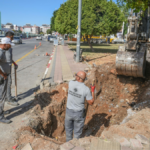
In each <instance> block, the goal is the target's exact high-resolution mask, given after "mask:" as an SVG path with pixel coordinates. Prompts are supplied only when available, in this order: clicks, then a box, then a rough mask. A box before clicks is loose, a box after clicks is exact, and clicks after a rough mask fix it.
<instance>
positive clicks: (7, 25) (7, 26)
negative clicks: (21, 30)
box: [4, 23, 14, 30]
mask: <svg viewBox="0 0 150 150" xmlns="http://www.w3.org/2000/svg"><path fill="white" fill-rule="evenodd" d="M4 27H5V28H8V29H11V30H13V29H14V26H13V24H12V23H7V24H6V25H5V26H4Z"/></svg>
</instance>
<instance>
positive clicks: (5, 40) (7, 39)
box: [0, 37, 15, 46]
mask: <svg viewBox="0 0 150 150" xmlns="http://www.w3.org/2000/svg"><path fill="white" fill-rule="evenodd" d="M0 44H10V45H12V46H13V45H15V44H14V43H12V42H11V40H10V38H7V37H4V38H2V39H1V42H0Z"/></svg>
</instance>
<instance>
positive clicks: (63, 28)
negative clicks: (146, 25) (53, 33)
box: [54, 0, 125, 50]
mask: <svg viewBox="0 0 150 150" xmlns="http://www.w3.org/2000/svg"><path fill="white" fill-rule="evenodd" d="M77 18H78V0H68V1H67V2H66V3H64V4H62V5H61V6H60V8H59V10H58V12H57V15H56V18H55V21H54V24H55V29H56V30H57V31H58V32H59V33H61V34H65V33H72V34H76V33H77V29H76V28H77ZM124 20H125V17H124V14H123V12H122V11H121V9H119V7H118V6H117V5H116V4H115V3H114V2H112V1H107V0H83V1H82V22H81V33H82V35H85V36H86V38H87V39H88V35H90V38H91V37H92V35H102V34H106V35H110V34H116V33H117V31H119V30H120V29H121V26H122V23H123V21H124ZM89 40H90V39H88V43H89V45H90V47H91V49H92V50H93V48H92V45H91V44H90V42H89Z"/></svg>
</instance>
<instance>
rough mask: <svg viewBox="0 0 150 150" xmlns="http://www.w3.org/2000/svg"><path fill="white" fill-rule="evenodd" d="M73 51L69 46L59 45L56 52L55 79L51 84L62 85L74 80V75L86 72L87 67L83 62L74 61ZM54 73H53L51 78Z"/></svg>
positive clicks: (54, 62) (54, 63)
mask: <svg viewBox="0 0 150 150" xmlns="http://www.w3.org/2000/svg"><path fill="white" fill-rule="evenodd" d="M73 55H74V53H73V51H71V50H69V47H68V46H62V45H58V46H57V48H56V50H55V55H54V58H53V59H54V61H53V65H54V66H55V67H54V70H53V71H54V77H53V79H52V80H51V82H54V83H61V82H64V81H70V80H73V79H74V77H73V75H74V73H77V72H78V71H80V70H84V69H85V68H86V67H87V65H86V64H85V63H83V62H80V63H77V62H75V61H74V59H73ZM52 74H53V72H52V71H51V75H50V77H52Z"/></svg>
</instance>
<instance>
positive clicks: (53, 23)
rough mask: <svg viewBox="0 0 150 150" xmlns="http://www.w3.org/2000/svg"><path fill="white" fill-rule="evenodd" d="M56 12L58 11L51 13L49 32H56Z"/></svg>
mask: <svg viewBox="0 0 150 150" xmlns="http://www.w3.org/2000/svg"><path fill="white" fill-rule="evenodd" d="M57 11H58V10H56V11H54V12H53V17H52V18H51V24H50V27H51V30H52V31H56V30H55V18H56V16H57Z"/></svg>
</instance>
